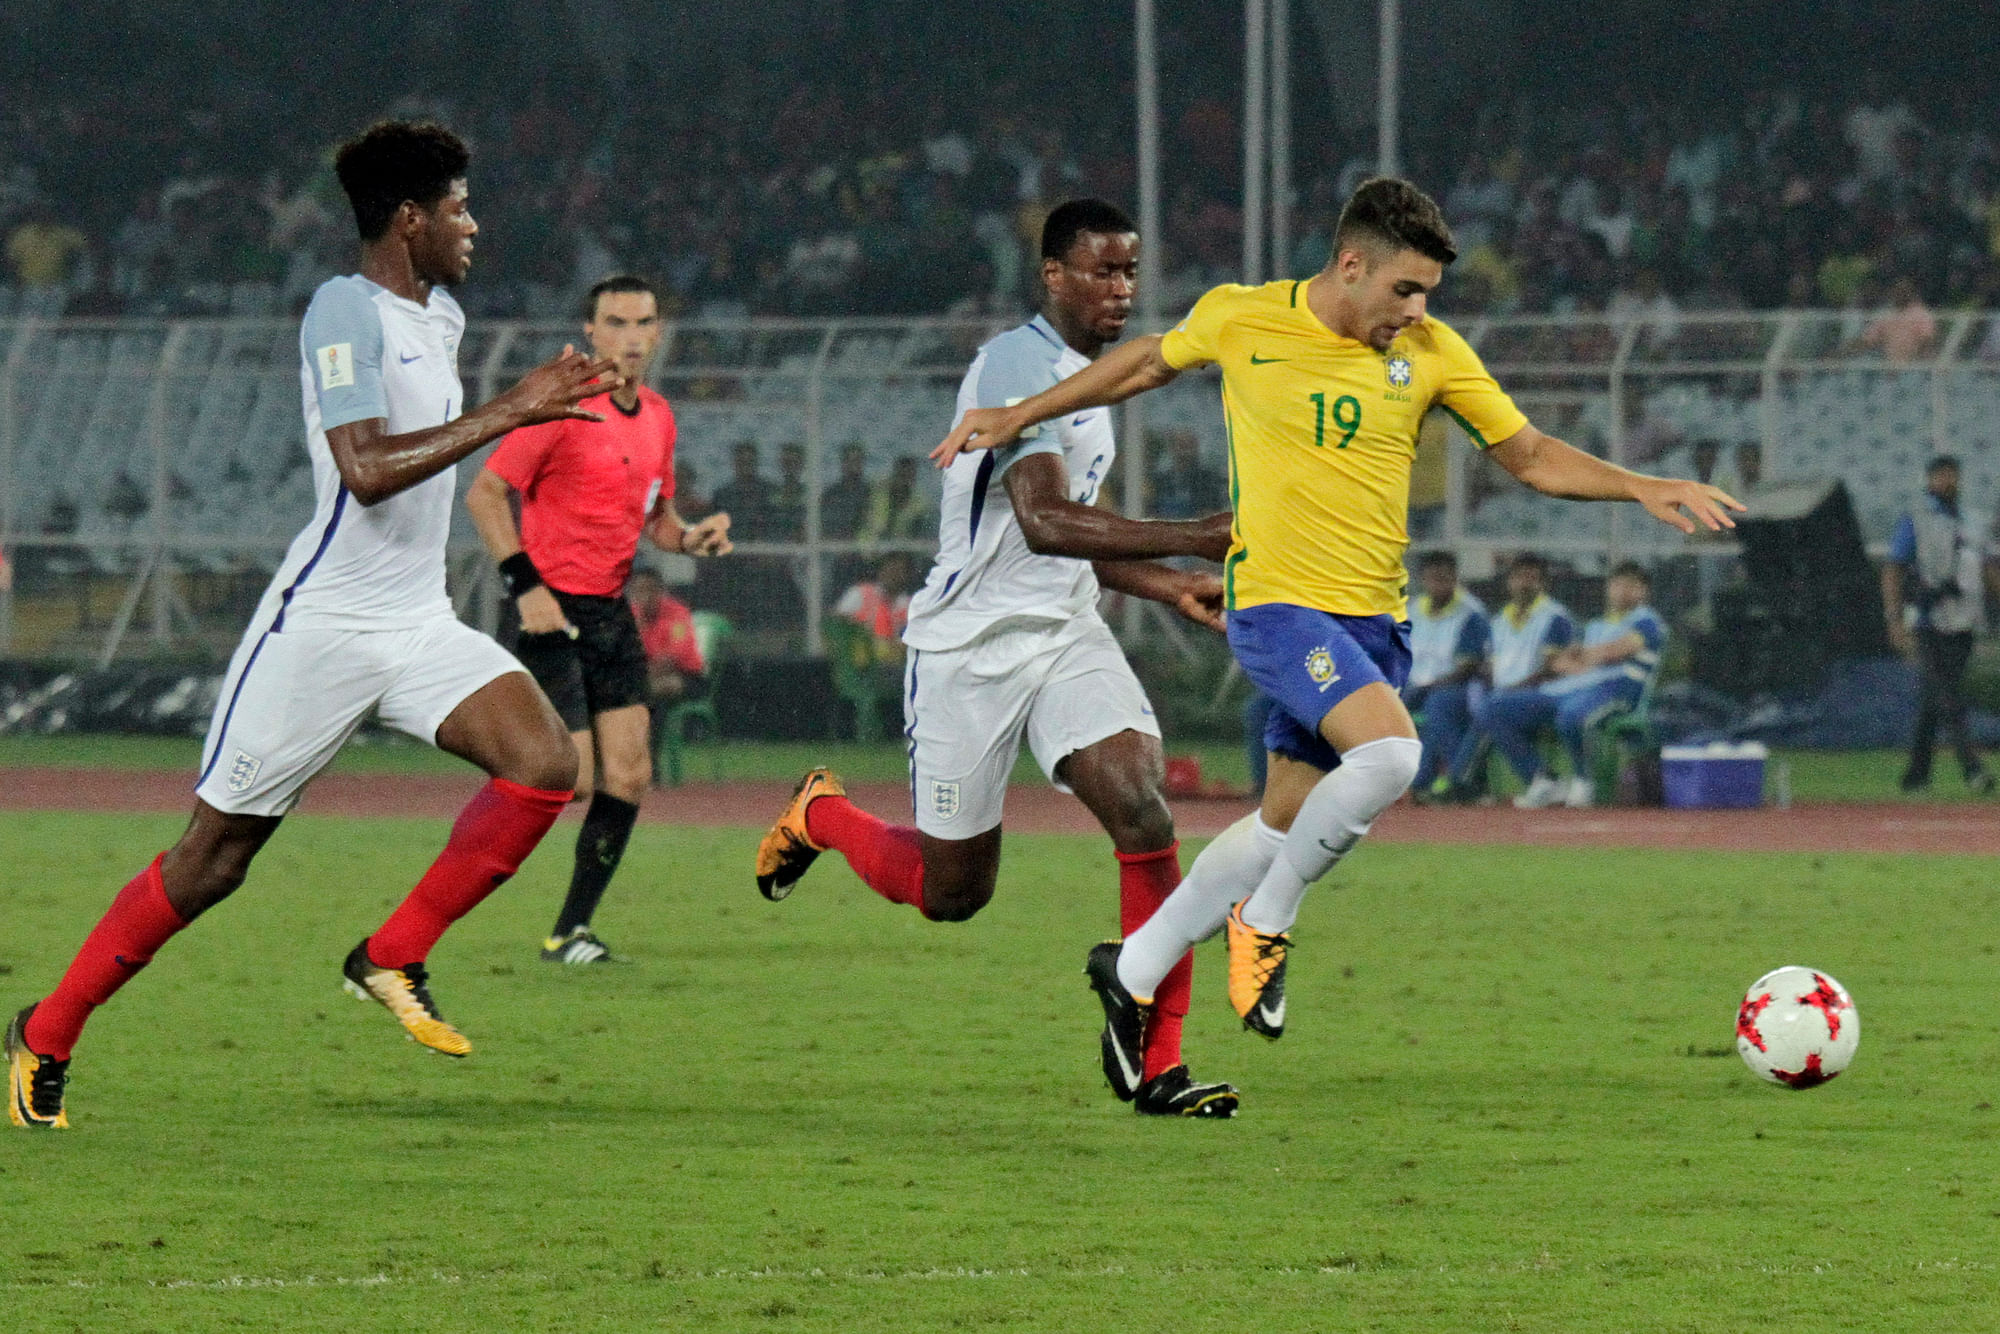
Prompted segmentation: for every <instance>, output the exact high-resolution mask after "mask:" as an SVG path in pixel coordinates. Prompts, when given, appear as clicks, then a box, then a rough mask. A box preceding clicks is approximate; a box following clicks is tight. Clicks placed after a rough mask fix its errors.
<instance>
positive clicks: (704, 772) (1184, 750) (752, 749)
mask: <svg viewBox="0 0 2000 1334" xmlns="http://www.w3.org/2000/svg"><path fill="white" fill-rule="evenodd" d="M1167 749H1168V751H1169V752H1171V753H1173V754H1184V755H1193V756H1196V757H1197V758H1199V759H1200V761H1201V769H1202V776H1203V777H1204V778H1205V779H1207V780H1211V781H1216V780H1219V781H1222V782H1226V783H1236V784H1241V783H1242V782H1243V781H1244V779H1245V774H1246V772H1247V770H1246V767H1245V763H1244V758H1243V751H1242V749H1241V748H1240V747H1237V746H1231V745H1226V744H1222V743H1218V742H1212V741H1190V742H1182V741H1176V740H1173V739H1172V738H1169V740H1168V745H1167ZM692 753H693V759H691V760H690V761H689V765H688V775H689V777H691V778H693V779H696V780H703V781H706V780H709V779H712V778H716V777H720V778H724V779H737V780H741V779H786V780H790V779H793V778H796V777H798V776H799V774H800V773H802V772H804V771H805V770H806V769H808V768H811V767H812V766H813V765H816V764H831V765H832V766H833V767H834V768H836V769H838V770H839V771H840V773H841V775H842V776H843V777H846V778H849V779H851V780H853V781H855V782H886V783H900V782H902V781H904V780H905V779H906V778H908V777H909V769H908V768H907V764H908V761H907V759H906V757H905V755H904V752H903V748H902V746H901V745H899V744H894V743H891V744H887V745H857V744H855V743H853V742H844V741H836V742H825V741H809V742H792V743H767V742H742V741H731V742H728V743H726V744H724V745H722V746H721V747H717V748H710V747H697V748H696V749H695V750H694V751H693V752H692ZM200 756H201V743H200V742H199V741H197V740H194V739H192V738H186V739H184V738H180V737H126V736H53V737H49V736H0V770H5V769H7V768H9V767H12V766H18V765H63V766H100V767H105V768H113V769H178V770H186V771H187V772H189V773H192V772H194V771H195V770H196V769H198V768H199V767H200V766H201V759H200ZM1773 761H1774V772H1773V775H1772V782H1771V784H1770V789H1771V791H1772V792H1773V794H1774V795H1775V792H1776V775H1775V766H1776V765H1778V764H1782V765H1784V766H1786V768H1787V770H1788V773H1789V777H1790V783H1791V791H1792V798H1793V800H1795V801H1903V802H1932V801H1947V802H1959V801H1976V800H1991V799H1990V798H1984V799H1982V798H1977V797H1973V796H1971V795H1970V794H1968V793H1967V792H1966V790H1965V785H1964V784H1963V783H1961V782H1959V780H1958V776H1957V771H1956V769H1954V768H1953V766H1952V765H1951V764H1950V763H1949V762H1948V761H1941V762H1940V764H1939V765H1938V771H1937V781H1936V782H1935V783H1934V784H1933V785H1932V787H1931V789H1930V791H1928V792H1925V793H1919V794H1915V795H1910V794H1905V793H1903V792H1901V791H1899V790H1898V789H1897V787H1896V777H1897V775H1898V774H1900V773H1901V772H1902V770H1903V756H1902V754H1901V753H1900V752H1897V751H1887V750H1855V751H1785V752H1780V753H1778V754H1777V755H1776V756H1774V757H1773ZM333 767H334V770H335V772H346V773H398V774H401V773H464V772H466V768H465V764H464V761H462V760H458V759H456V758H454V757H452V756H450V755H446V754H443V753H442V752H439V751H436V750H433V749H432V748H431V747H429V746H425V745H420V744H418V743H417V742H414V741H410V740H408V739H406V738H403V737H398V736H394V735H388V736H370V737H365V738H363V739H361V740H359V741H357V742H356V743H355V744H351V745H349V746H348V747H347V748H346V749H345V750H343V751H342V752H341V753H340V757H339V758H338V759H336V760H335V761H334V766H333ZM1504 767H1505V766H1503V765H1499V764H1495V765H1494V766H1493V770H1494V773H1495V775H1496V777H1497V778H1498V779H1499V780H1500V781H1503V782H1504V781H1506V780H1505V776H1504V775H1503V774H1501V770H1502V769H1504ZM1014 780H1015V781H1016V782H1040V781H1042V779H1041V774H1040V771H1039V770H1037V769H1036V767H1035V762H1034V760H1033V759H1032V758H1031V757H1029V756H1028V755H1026V754H1023V755H1022V757H1021V761H1020V763H1019V764H1018V765H1017V766H1016V767H1015V771H1014ZM4 781H5V779H4V777H0V782H4Z"/></svg>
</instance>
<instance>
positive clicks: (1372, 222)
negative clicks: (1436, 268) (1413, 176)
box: [1333, 176, 1458, 264]
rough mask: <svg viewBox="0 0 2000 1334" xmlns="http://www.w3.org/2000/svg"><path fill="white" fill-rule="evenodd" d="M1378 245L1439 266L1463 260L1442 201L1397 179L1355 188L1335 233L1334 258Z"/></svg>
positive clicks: (1369, 181) (1373, 178) (1378, 178)
mask: <svg viewBox="0 0 2000 1334" xmlns="http://www.w3.org/2000/svg"><path fill="white" fill-rule="evenodd" d="M1367 243H1373V244H1375V245H1387V246H1389V247H1390V248H1391V249H1393V250H1414V251H1416V252H1417V253H1418V254H1420V255H1423V256H1425V257H1426V258H1429V259H1434V260H1436V261H1437V262H1438V263H1440V264H1449V263H1451V262H1452V261H1453V260H1455V259H1457V258H1458V247H1457V244H1456V243H1455V242H1454V241H1453V240H1452V238H1451V228H1450V227H1449V226H1447V225H1446V224H1445V220H1444V212H1443V211H1442V210H1441V209H1439V208H1438V206H1437V201H1436V200H1434V199H1432V198H1431V197H1430V196H1429V195H1427V194H1425V193H1424V192H1423V191H1422V190H1419V189H1418V188H1417V187H1416V186H1414V185H1412V184H1410V182H1408V181H1406V180H1403V179H1401V178H1400V177H1396V176H1371V177H1370V178H1368V179H1367V180H1365V181H1363V182H1361V184H1359V185H1357V186H1355V187H1354V193H1353V194H1352V195H1349V196H1348V199H1347V206H1346V207H1345V208H1343V209H1341V210H1340V221H1339V223H1338V224H1336V225H1335V227H1334V229H1333V253H1334V254H1336V255H1338V254H1339V253H1340V252H1341V251H1342V250H1345V249H1348V248H1350V247H1352V246H1355V245H1361V244H1367Z"/></svg>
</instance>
